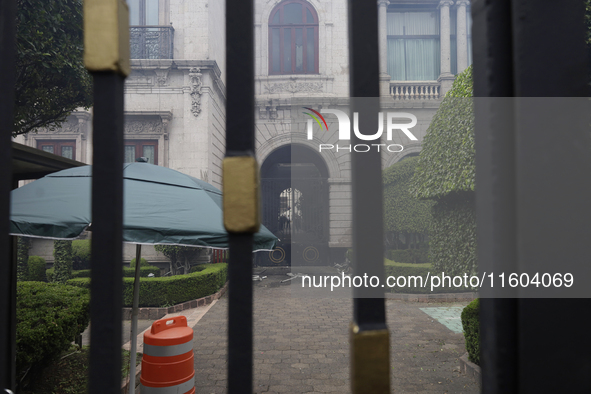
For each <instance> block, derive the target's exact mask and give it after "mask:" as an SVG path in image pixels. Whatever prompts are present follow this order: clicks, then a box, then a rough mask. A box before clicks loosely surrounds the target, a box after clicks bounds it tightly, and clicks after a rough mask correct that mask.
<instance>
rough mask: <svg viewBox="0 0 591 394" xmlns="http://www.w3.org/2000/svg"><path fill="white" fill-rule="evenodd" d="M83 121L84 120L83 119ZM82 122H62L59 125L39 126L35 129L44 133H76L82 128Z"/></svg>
mask: <svg viewBox="0 0 591 394" xmlns="http://www.w3.org/2000/svg"><path fill="white" fill-rule="evenodd" d="M84 122H85V121H84ZM84 122H80V123H79V122H78V121H77V120H76V123H74V122H64V123H62V125H61V127H41V128H39V129H37V133H46V134H78V133H80V132H81V130H83V128H82V125H83V124H84Z"/></svg>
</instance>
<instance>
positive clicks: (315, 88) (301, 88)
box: [265, 82, 324, 94]
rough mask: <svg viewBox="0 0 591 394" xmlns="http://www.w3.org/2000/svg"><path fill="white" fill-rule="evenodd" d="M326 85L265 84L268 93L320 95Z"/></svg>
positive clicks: (312, 83) (303, 83)
mask: <svg viewBox="0 0 591 394" xmlns="http://www.w3.org/2000/svg"><path fill="white" fill-rule="evenodd" d="M323 87H324V84H323V83H322V82H285V83H273V84H265V90H266V91H267V93H271V94H272V93H280V92H289V93H299V92H304V93H320V92H322V89H323Z"/></svg>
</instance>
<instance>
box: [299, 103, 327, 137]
mask: <svg viewBox="0 0 591 394" xmlns="http://www.w3.org/2000/svg"><path fill="white" fill-rule="evenodd" d="M304 109H307V110H309V111H312V112H314V113H315V114H316V115H318V116H319V117H320V119H322V122H323V123H324V126H325V127H326V131H328V125H327V124H326V120H325V119H324V116H322V115H321V114H320V112H318V111H315V110H313V109H312V108H309V107H304ZM304 114H306V115H308V116H311V117H312V118H313V119H314V120H315V121H316V123H318V126H320V130H322V123H320V119H318V118H317V117H316V116H314V115H313V114H311V113H308V112H304Z"/></svg>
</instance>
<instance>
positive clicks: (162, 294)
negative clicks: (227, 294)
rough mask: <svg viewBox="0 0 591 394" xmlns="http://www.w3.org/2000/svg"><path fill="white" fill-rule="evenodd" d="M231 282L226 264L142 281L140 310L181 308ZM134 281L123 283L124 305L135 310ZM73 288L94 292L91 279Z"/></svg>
mask: <svg viewBox="0 0 591 394" xmlns="http://www.w3.org/2000/svg"><path fill="white" fill-rule="evenodd" d="M226 278H227V265H226V264H225V263H219V264H207V268H205V269H204V270H202V271H199V272H194V273H191V274H186V275H176V276H167V277H162V278H142V279H141V280H140V306H141V307H162V306H165V305H167V306H170V305H175V304H180V303H181V302H186V301H190V300H195V299H197V298H201V297H205V296H208V295H211V294H213V293H215V292H217V291H218V290H219V289H220V288H221V287H222V286H223V285H224V284H225V283H226ZM133 281H134V279H133V278H124V279H123V304H124V306H132V302H133ZM68 284H69V285H72V286H78V287H86V288H90V278H76V279H70V280H69V281H68Z"/></svg>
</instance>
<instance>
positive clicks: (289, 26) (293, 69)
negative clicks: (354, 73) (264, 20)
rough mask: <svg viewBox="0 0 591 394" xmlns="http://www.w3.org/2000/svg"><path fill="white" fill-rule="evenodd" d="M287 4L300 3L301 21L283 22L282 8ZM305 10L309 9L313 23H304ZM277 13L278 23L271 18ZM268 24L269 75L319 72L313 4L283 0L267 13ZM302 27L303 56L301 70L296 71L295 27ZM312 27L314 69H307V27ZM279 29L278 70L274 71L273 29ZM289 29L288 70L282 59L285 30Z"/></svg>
mask: <svg viewBox="0 0 591 394" xmlns="http://www.w3.org/2000/svg"><path fill="white" fill-rule="evenodd" d="M289 4H301V5H302V23H285V22H284V9H285V6H287V5H289ZM306 10H309V11H310V13H311V14H312V17H313V19H314V22H313V23H306V22H304V21H305V20H306ZM277 13H279V23H277V24H276V23H273V18H274V17H275V15H276V14H277ZM268 22H269V24H268V30H269V31H268V35H269V41H268V48H269V64H268V67H269V75H310V74H316V75H317V74H319V73H320V72H319V61H318V57H319V43H318V39H319V34H318V27H319V21H318V13H317V12H316V10H315V8H314V6H313V5H312V4H310V3H308V2H307V1H304V0H286V1H283V2H281V3H279V4H277V5H276V6H275V8H273V10H272V11H271V13H270V14H269V21H268ZM298 28H301V29H302V44H303V49H302V52H303V58H302V71H296V29H298ZM309 28H312V29H314V38H313V45H314V70H311V71H310V70H308V69H307V66H308V59H307V57H308V51H307V48H308V29H309ZM274 29H279V71H274V69H273V55H274V51H273V30H274ZM286 31H289V34H290V35H291V38H292V39H291V48H290V53H291V67H290V69H289V70H286V68H285V64H284V59H285V45H284V44H285V32H286Z"/></svg>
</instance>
